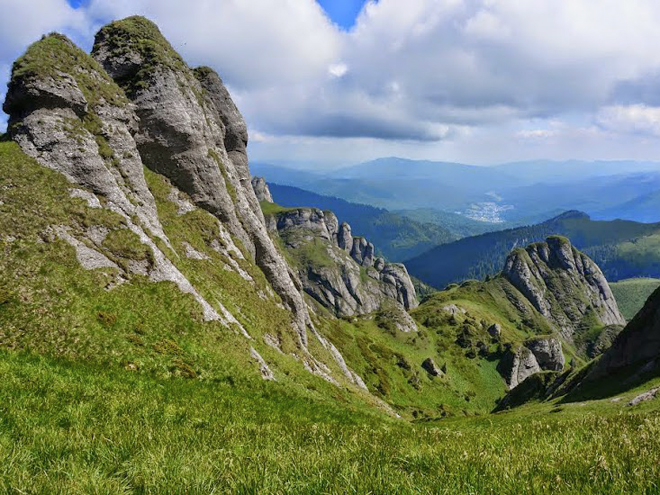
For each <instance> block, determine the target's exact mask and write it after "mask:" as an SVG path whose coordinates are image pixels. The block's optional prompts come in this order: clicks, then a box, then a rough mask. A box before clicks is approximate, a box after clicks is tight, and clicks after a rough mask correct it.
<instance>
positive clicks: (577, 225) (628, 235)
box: [406, 211, 660, 288]
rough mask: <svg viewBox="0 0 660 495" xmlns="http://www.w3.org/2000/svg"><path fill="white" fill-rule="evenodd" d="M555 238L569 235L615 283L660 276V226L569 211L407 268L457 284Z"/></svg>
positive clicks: (442, 250) (433, 280) (444, 250)
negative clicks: (526, 247)
mask: <svg viewBox="0 0 660 495" xmlns="http://www.w3.org/2000/svg"><path fill="white" fill-rule="evenodd" d="M550 235H562V236H565V237H568V238H569V239H570V240H571V242H572V243H573V244H574V245H575V246H576V247H577V248H578V249H580V250H582V251H584V252H585V253H586V254H587V255H589V256H590V257H591V258H592V259H593V260H594V261H595V262H596V263H597V264H598V265H599V266H600V268H601V269H602V270H603V273H604V274H605V276H606V278H607V279H608V280H609V281H616V280H621V279H626V278H631V277H658V276H660V223H655V224H646V223H639V222H632V221H627V220H611V221H597V220H592V219H591V218H590V217H589V215H587V214H586V213H582V212H579V211H569V212H566V213H563V214H561V215H559V216H557V217H555V218H552V219H550V220H548V221H546V222H542V223H539V224H536V225H531V226H526V227H518V228H514V229H507V230H503V231H498V232H490V233H487V234H483V235H479V236H475V237H467V238H464V239H460V240H458V241H455V242H452V243H449V244H445V245H441V246H437V247H435V248H433V249H431V250H430V251H428V252H426V253H424V254H422V255H420V256H417V257H415V258H413V259H410V260H408V261H407V262H406V266H407V267H408V271H409V272H410V273H411V274H412V275H414V276H415V277H417V278H419V279H421V280H422V281H424V282H426V283H427V284H429V285H431V286H433V287H436V288H444V287H445V286H446V285H447V284H450V283H452V282H460V281H463V280H466V279H470V278H476V279H483V278H484V277H486V276H489V275H495V274H497V273H498V272H499V270H500V269H501V267H502V264H503V262H504V260H505V259H506V256H507V255H508V253H509V252H510V251H511V250H512V249H514V248H516V247H518V246H524V245H526V244H529V243H532V242H538V241H542V240H544V239H545V238H546V237H548V236H550Z"/></svg>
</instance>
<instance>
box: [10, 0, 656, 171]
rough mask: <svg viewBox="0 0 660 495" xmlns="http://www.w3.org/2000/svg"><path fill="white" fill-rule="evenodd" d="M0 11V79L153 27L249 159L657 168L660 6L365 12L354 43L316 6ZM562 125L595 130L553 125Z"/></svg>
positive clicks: (460, 5)
mask: <svg viewBox="0 0 660 495" xmlns="http://www.w3.org/2000/svg"><path fill="white" fill-rule="evenodd" d="M0 7H1V8H2V11H3V12H4V13H7V12H9V13H10V15H4V16H2V18H0V65H1V64H9V63H11V60H13V58H15V56H16V55H18V54H20V51H22V50H23V49H24V48H25V46H26V45H27V44H28V43H29V42H31V41H32V40H34V39H36V38H38V36H39V35H40V34H41V33H44V32H48V31H50V30H54V29H58V30H64V31H65V32H66V33H67V34H69V35H72V36H73V37H74V38H75V39H76V40H77V41H79V42H82V43H83V45H84V46H85V47H86V48H89V46H90V45H91V41H92V36H91V33H92V32H93V28H96V27H98V26H100V25H101V24H103V23H105V22H108V21H110V20H112V19H115V18H121V17H124V16H128V15H133V14H143V15H146V16H148V17H149V18H151V19H153V20H154V21H156V22H157V23H158V24H159V26H160V27H161V30H162V31H163V33H164V34H165V35H166V36H167V37H168V39H170V41H171V42H172V44H173V45H174V46H175V48H176V49H177V50H179V51H180V52H181V53H182V55H183V56H184V57H185V58H186V60H188V61H189V63H190V64H191V65H201V64H204V65H211V66H212V67H214V68H215V69H217V70H218V72H219V73H220V75H221V76H222V77H223V79H224V80H225V81H226V82H227V83H228V85H229V87H230V90H231V92H232V95H233V96H234V98H235V99H236V101H237V103H238V105H239V107H240V109H241V111H242V112H243V113H244V114H245V116H246V119H247V120H248V123H249V125H250V128H251V129H254V131H253V133H252V135H253V137H254V139H253V142H255V144H256V146H255V147H256V148H257V150H258V152H259V153H261V152H262V151H263V152H264V153H265V150H267V149H272V150H275V141H276V140H277V139H281V140H282V142H286V143H287V146H289V149H290V150H291V147H296V146H297V147H299V149H300V150H303V149H304V150H308V152H309V154H310V156H312V155H313V149H314V147H315V146H319V147H320V148H322V149H324V150H327V151H328V154H329V155H330V154H331V155H333V156H334V157H335V159H337V160H339V159H341V157H340V156H339V154H341V153H344V156H346V157H349V156H354V157H356V158H357V157H360V156H363V155H364V154H372V153H379V152H383V153H389V154H396V153H397V150H398V151H400V152H401V153H406V154H407V155H408V156H412V155H415V156H418V154H419V153H427V155H426V157H427V158H445V156H444V155H442V154H443V153H444V154H447V155H450V156H451V157H452V158H453V159H465V160H468V161H469V160H470V159H471V158H473V159H474V160H476V161H480V160H482V159H484V157H488V156H491V157H492V159H493V160H495V159H496V158H495V157H500V158H502V157H505V156H506V155H507V154H509V155H510V156H512V157H514V156H515V157H516V158H520V153H535V154H537V156H541V155H543V156H551V155H552V156H554V157H556V156H557V153H563V154H564V155H566V156H572V155H574V154H578V153H583V152H584V153H586V152H587V151H585V150H583V149H582V148H583V147H581V145H580V143H579V141H578V140H577V138H576V136H579V137H580V138H581V139H583V140H586V141H588V142H589V143H590V148H589V149H590V150H591V151H590V152H591V153H594V154H595V153H600V151H599V150H608V151H609V152H611V153H613V154H616V153H618V152H621V153H623V152H624V151H625V150H627V151H628V152H629V153H630V154H631V155H635V154H636V153H638V152H640V150H645V152H648V153H658V154H659V155H660V153H659V152H660V143H656V144H655V145H654V144H653V143H649V144H648V145H646V144H645V145H644V146H642V147H640V146H638V145H639V143H638V142H637V141H634V140H632V138H631V135H634V134H636V135H639V136H642V135H643V136H644V137H645V138H646V139H650V138H651V137H653V136H658V137H660V125H659V124H658V119H659V116H658V110H657V109H658V108H660V97H658V96H657V95H658V94H660V51H659V50H657V49H656V47H657V46H660V30H659V29H657V26H658V25H660V2H657V0H626V1H625V2H623V1H621V0H600V1H598V2H594V1H593V0H570V1H568V0H567V1H557V0H525V1H520V0H405V1H404V0H379V1H377V2H376V1H369V2H368V3H367V5H366V6H365V8H364V9H363V11H362V13H361V14H360V16H359V18H358V20H357V22H356V25H355V27H354V28H353V29H352V30H351V31H349V32H345V31H342V30H340V29H339V28H338V27H337V26H336V25H334V24H332V22H330V20H329V19H328V18H327V16H326V15H325V14H324V13H323V11H322V10H321V8H320V7H319V5H318V4H317V3H316V2H315V1H314V0H250V1H249V2H248V1H241V0H196V1H194V2H181V1H178V0H92V1H91V3H90V5H89V6H88V7H87V8H84V9H78V10H75V9H72V8H70V7H69V6H68V5H67V3H66V1H65V0H21V1H17V0H0ZM0 75H1V74H0ZM567 114H572V115H574V114H579V115H580V120H582V121H584V122H594V123H596V124H597V125H596V126H592V127H590V125H591V124H582V125H572V124H570V122H568V123H566V124H565V125H564V126H563V127H562V126H555V125H553V123H552V122H553V121H555V120H558V121H562V120H564V119H567V117H566V115H567ZM568 120H570V119H568ZM571 133H573V134H571ZM301 136H305V137H304V138H303V137H301ZM624 136H626V137H625V138H624ZM626 139H627V141H626ZM599 140H600V141H599ZM601 141H602V142H601ZM330 143H332V144H330ZM340 143H341V144H340ZM627 143H628V144H627ZM633 145H634V146H637V147H636V148H633ZM357 146H368V147H369V149H368V151H363V150H360V151H359V152H358V151H357V149H356V147H357ZM514 146H518V148H515V149H514V148H513V147H514ZM615 146H618V148H616V149H615V148H614V147H615ZM653 146H655V147H653ZM480 147H485V149H481V148H480ZM286 149H287V147H286V146H282V147H281V152H282V153H284V152H285V150H286ZM330 149H332V150H333V151H332V152H331V153H330ZM617 150H618V151H617ZM290 152H291V153H294V152H293V151H290ZM278 153H280V151H278ZM301 153H302V151H301ZM434 153H435V154H437V155H433V154H434ZM461 154H462V155H463V157H462V158H461Z"/></svg>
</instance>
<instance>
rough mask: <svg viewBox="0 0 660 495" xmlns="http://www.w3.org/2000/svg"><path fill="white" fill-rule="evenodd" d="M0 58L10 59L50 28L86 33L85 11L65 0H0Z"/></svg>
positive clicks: (9, 61)
mask: <svg viewBox="0 0 660 495" xmlns="http://www.w3.org/2000/svg"><path fill="white" fill-rule="evenodd" d="M0 12H2V15H1V16H0V62H2V63H4V64H8V63H11V62H12V60H13V59H14V58H16V57H17V56H18V55H20V54H21V52H23V51H24V50H25V48H26V47H27V46H28V45H29V44H30V43H32V42H34V41H36V40H37V39H39V37H40V36H41V35H42V34H46V33H48V32H50V31H64V32H67V33H68V34H70V35H72V36H73V35H79V34H83V35H84V34H88V28H87V22H86V19H85V14H84V13H83V12H82V11H80V10H76V9H74V8H72V7H71V6H70V5H69V4H68V3H67V1H66V0H20V1H16V0H0Z"/></svg>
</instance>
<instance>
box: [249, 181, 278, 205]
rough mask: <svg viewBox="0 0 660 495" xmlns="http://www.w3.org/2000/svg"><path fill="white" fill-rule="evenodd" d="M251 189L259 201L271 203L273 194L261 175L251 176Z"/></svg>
mask: <svg viewBox="0 0 660 495" xmlns="http://www.w3.org/2000/svg"><path fill="white" fill-rule="evenodd" d="M252 189H254V194H255V195H256V196H257V199H258V200H259V201H267V202H269V203H273V195H272V194H271V193H270V189H269V188H268V184H267V183H266V180H265V179H264V178H263V177H252Z"/></svg>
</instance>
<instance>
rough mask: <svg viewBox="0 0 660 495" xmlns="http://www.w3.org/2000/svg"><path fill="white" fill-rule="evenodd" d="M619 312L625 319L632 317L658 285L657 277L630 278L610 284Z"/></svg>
mask: <svg viewBox="0 0 660 495" xmlns="http://www.w3.org/2000/svg"><path fill="white" fill-rule="evenodd" d="M610 287H611V288H612V292H613V293H614V297H615V298H616V302H617V304H618V305H619V309H620V310H621V314H623V316H624V317H625V318H626V320H630V319H632V317H633V316H635V315H636V314H637V312H638V311H639V310H640V309H642V306H644V303H645V302H646V300H647V299H648V297H649V296H650V295H651V294H652V293H653V291H654V290H655V289H657V288H658V287H660V279H657V278H630V279H626V280H620V281H619V282H614V283H611V284H610Z"/></svg>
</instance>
